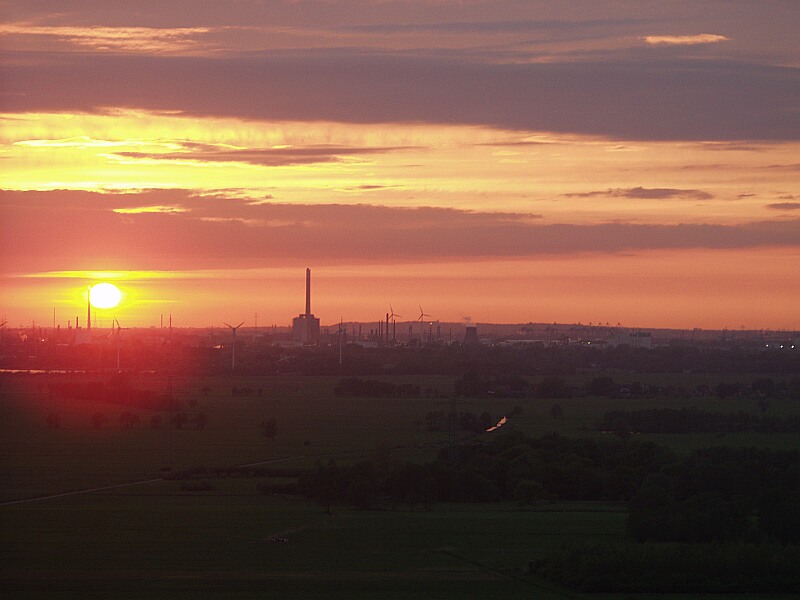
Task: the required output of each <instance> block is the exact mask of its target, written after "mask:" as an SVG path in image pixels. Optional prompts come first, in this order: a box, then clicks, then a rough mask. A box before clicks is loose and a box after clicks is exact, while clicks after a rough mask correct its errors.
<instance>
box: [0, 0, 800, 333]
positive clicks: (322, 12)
mask: <svg viewBox="0 0 800 600" xmlns="http://www.w3.org/2000/svg"><path fill="white" fill-rule="evenodd" d="M0 18H1V19H2V21H1V22H0V52H1V53H2V61H1V62H2V67H1V68H2V75H0V81H2V83H0V160H1V161H2V165H3V166H2V170H1V172H0V188H2V192H0V256H2V260H1V261H0V289H2V292H0V293H1V294H2V295H1V296H0V317H2V318H3V320H5V319H8V320H9V325H16V324H17V323H30V322H31V321H32V320H36V321H37V322H40V323H42V324H43V325H44V324H49V323H51V322H52V315H53V309H54V308H55V309H56V312H57V318H58V322H59V323H60V324H61V325H62V327H63V326H64V325H65V323H66V321H67V320H68V319H73V318H74V316H75V315H76V314H81V315H82V314H83V313H82V312H81V311H82V310H83V307H84V305H85V294H86V287H87V285H89V284H91V283H95V282H98V281H112V282H114V283H116V284H117V285H118V286H119V287H120V288H121V289H122V291H123V294H124V296H123V302H122V303H121V304H120V306H119V307H118V308H117V309H115V310H114V316H116V317H118V318H119V320H120V321H121V322H122V323H123V325H125V326H136V327H139V326H148V325H151V324H154V323H156V322H157V319H158V315H159V314H162V313H163V314H170V313H171V314H173V315H175V318H176V325H178V326H182V327H183V326H197V327H205V326H210V325H219V324H220V323H222V322H223V321H228V322H232V321H236V322H238V321H239V320H242V319H248V321H250V320H251V319H252V317H253V315H254V314H255V313H258V315H259V316H258V321H259V324H263V325H270V324H279V325H288V324H289V323H290V321H291V318H292V317H293V316H296V315H297V314H298V313H300V312H302V310H303V285H304V282H303V272H304V269H305V268H306V267H311V268H312V270H313V277H314V283H313V297H314V300H313V306H312V310H313V312H314V313H315V314H316V315H317V316H318V317H320V318H321V319H322V321H323V323H335V322H337V321H338V320H339V318H343V319H344V320H345V321H362V322H369V321H375V320H377V318H378V317H380V316H381V315H382V314H383V313H385V312H386V311H387V310H388V307H389V305H390V304H391V305H392V306H393V307H394V309H395V310H396V311H397V312H398V313H400V314H401V315H402V320H403V321H406V320H414V319H416V317H417V315H418V308H417V307H418V305H420V304H421V305H422V307H423V308H424V309H425V312H426V313H430V314H431V315H432V316H433V318H434V319H438V320H440V321H451V322H457V321H461V320H462V319H463V318H464V317H465V316H466V315H469V316H470V317H471V318H472V320H473V321H476V322H484V323H489V322H493V323H527V322H559V323H577V322H582V323H588V322H590V321H591V322H595V323H596V322H603V323H605V322H609V323H612V324H616V323H618V322H620V323H622V324H623V325H626V326H631V327H664V328H693V327H701V328H706V329H722V328H725V327H727V328H730V329H738V328H740V327H741V326H744V328H745V329H762V328H770V329H793V330H797V329H800V313H799V312H798V311H797V309H796V308H795V307H796V305H797V298H798V297H800V277H798V274H799V273H800V177H798V175H799V174H800V162H798V156H800V39H798V36H797V30H798V27H799V26H800V4H799V3H797V2H794V1H793V0H775V1H772V2H760V3H759V2H752V1H744V0H737V1H725V2H723V1H722V0H711V1H709V2H704V3H696V2H689V1H679V2H671V3H668V4H666V3H662V2H655V1H653V0H642V1H639V0H637V1H635V2H634V1H622V2H572V3H551V2H545V1H539V0H499V1H491V2H490V1H484V0H474V1H466V2H450V1H446V0H430V1H425V0H420V1H416V2H407V1H400V0H387V1H385V2H380V3H375V2H369V1H366V0H306V1H301V2H295V1H286V2H282V1H275V2H238V3H233V4H226V5H225V8H224V10H221V9H220V4H219V3H218V2H212V1H211V0H197V1H193V2H186V1H179V2H172V3H161V2H154V1H152V0H145V1H142V2H138V3H136V5H135V7H132V5H131V4H130V3H129V2H121V1H119V0H109V1H107V2H103V3H96V2H81V1H78V2H70V3H69V4H68V5H67V7H65V6H64V3H63V2H54V1H50V0H36V1H30V0H29V1H26V2H21V1H12V2H8V3H6V4H5V5H4V8H3V11H2V15H0ZM237 319H238V320H237Z"/></svg>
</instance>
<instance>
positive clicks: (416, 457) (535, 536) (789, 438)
mask: <svg viewBox="0 0 800 600" xmlns="http://www.w3.org/2000/svg"><path fill="white" fill-rule="evenodd" d="M54 377H58V376H33V375H15V376H4V377H3V379H2V387H0V458H2V466H1V467H0V469H2V471H1V474H2V481H3V485H2V490H0V492H1V495H0V502H3V504H2V506H0V519H2V541H1V545H0V557H2V565H3V566H2V577H0V585H2V587H0V590H2V592H3V595H4V597H42V598H47V597H53V596H54V595H57V594H58V593H59V592H63V593H64V596H65V597H67V596H74V595H75V594H76V593H77V592H80V595H81V596H82V597H93V595H94V597H108V595H109V594H111V595H113V596H115V597H125V596H126V595H127V596H128V597H132V598H133V597H141V594H142V593H144V592H146V593H147V596H148V597H174V594H175V593H180V592H190V593H191V595H193V596H197V595H199V596H205V597H220V595H224V596H225V597H230V596H236V597H264V596H265V595H273V596H274V597H281V598H294V597H297V598H301V597H302V598H308V597H320V596H324V597H327V598H336V597H341V598H359V597H363V598H375V597H381V598H413V597H419V598H455V597H462V598H463V597H486V598H491V597H536V598H545V599H546V598H566V597H579V596H581V595H580V594H575V593H573V592H569V591H566V590H563V589H558V588H556V587H554V586H552V585H551V584H549V583H547V582H545V581H543V580H540V579H538V578H536V577H532V576H530V575H529V574H527V565H528V562H529V561H531V560H535V559H537V558H539V557H541V556H543V555H546V553H547V552H548V551H549V550H551V549H553V548H556V547H559V546H561V545H564V544H569V543H570V542H592V541H601V542H604V543H624V542H625V539H624V528H625V517H626V515H625V511H624V507H623V506H622V505H609V504H592V503H576V504H569V505H567V504H548V503H541V504H539V505H536V506H535V507H534V508H533V509H527V510H520V509H518V508H517V506H516V505H514V504H509V503H494V504H437V505H434V506H433V508H432V509H431V510H421V509H417V510H414V511H410V510H408V509H407V508H405V507H403V508H402V509H398V510H389V509H386V510H374V511H358V510H355V509H352V508H349V507H347V506H344V505H342V506H337V507H336V508H335V509H334V514H333V515H330V516H329V515H326V514H325V512H324V510H323V509H322V507H321V506H319V505H317V504H315V503H312V502H309V501H307V500H304V499H300V498H294V497H283V496H272V495H263V494H260V493H259V492H258V491H257V487H256V486H257V485H258V483H260V482H261V481H262V480H263V478H258V477H215V476H214V475H213V473H209V474H208V481H209V484H210V485H209V487H210V488H211V489H210V490H207V491H189V490H187V489H185V482H182V481H171V480H162V479H161V478H162V477H163V476H164V475H169V474H170V473H174V472H176V471H180V470H184V469H189V468H194V467H205V468H207V469H209V470H211V469H214V468H218V467H227V466H233V465H245V464H253V463H268V462H269V461H272V463H271V464H273V465H275V466H278V465H281V466H287V467H289V466H291V467H297V466H311V465H313V464H314V463H315V462H316V461H317V460H320V459H322V460H327V459H329V458H335V459H336V460H337V462H339V463H347V462H355V461H358V460H362V459H365V458H369V459H373V460H380V459H381V458H385V457H392V458H394V459H398V460H412V461H427V460H431V459H432V458H433V457H434V456H435V455H436V454H437V453H438V452H439V451H440V450H441V449H442V448H445V447H446V446H447V444H448V443H449V438H450V436H449V434H448V433H446V432H430V431H428V430H427V428H426V426H425V415H426V414H427V413H428V412H429V411H436V410H440V411H448V410H450V408H451V407H452V406H453V401H452V400H451V399H450V398H449V392H450V390H451V389H452V378H447V377H442V378H435V377H427V378H418V379H415V378H404V379H402V381H403V382H412V383H415V384H418V385H421V386H422V387H430V388H435V389H437V390H439V391H440V392H442V393H443V394H445V395H447V396H448V397H445V398H441V397H433V396H431V397H427V398H426V397H420V398H391V399H390V398H378V399H374V398H337V397H335V396H334V395H333V392H332V389H333V385H334V384H335V383H336V381H338V378H324V377H319V378H312V377H306V378H299V379H298V378H292V377H272V378H250V379H247V378H242V379H239V378H236V379H234V378H215V379H207V380H203V379H190V378H177V377H175V378H172V379H166V378H163V377H155V376H141V377H140V378H138V379H137V380H135V382H134V384H135V385H136V386H137V387H139V388H150V389H156V390H165V391H169V392H170V393H171V394H172V397H173V399H174V400H175V401H176V402H177V403H178V404H179V405H180V406H181V407H182V408H180V409H177V410H184V411H185V412H187V413H188V414H190V415H192V414H195V413H197V412H198V411H202V412H203V413H205V415H206V416H207V425H206V427H205V428H204V429H203V430H197V429H194V428H192V426H191V425H190V426H189V427H188V428H187V429H183V430H176V429H168V428H161V429H152V428H151V427H150V426H149V420H150V417H151V416H152V415H153V414H155V413H154V411H147V410H140V409H129V408H126V407H122V406H119V405H115V404H100V403H82V404H81V403H77V402H76V403H69V402H65V401H64V400H63V399H60V398H55V397H51V396H50V394H49V393H48V391H47V385H46V384H47V383H48V382H49V381H51V380H52V378H54ZM64 377H66V376H64ZM396 381H401V380H400V379H399V378H398V379H396ZM234 386H236V387H237V388H240V389H241V388H245V387H246V388H252V389H253V394H252V395H250V396H246V397H242V396H240V395H237V396H232V394H231V390H232V388H233V387H234ZM204 387H208V388H209V391H208V392H207V393H204V392H203V391H202V390H203V388H204ZM258 390H261V392H260V393H259V392H258ZM554 402H558V403H559V404H560V405H562V407H563V417H562V418H560V419H554V418H553V417H552V416H551V414H550V409H551V406H552V404H553V403H554ZM704 402H705V404H701V403H699V402H698V401H696V400H695V401H690V400H683V399H670V398H655V399H648V400H641V401H634V400H614V399H608V398H602V399H601V398H592V397H578V398H573V399H564V400H558V401H546V400H534V399H524V400H499V399H497V400H495V399H489V400H475V399H470V400H459V401H458V402H456V403H455V407H456V410H458V411H471V412H474V413H476V414H477V413H480V412H482V411H484V410H485V411H488V412H490V413H491V415H492V417H493V418H499V417H501V416H503V415H504V414H506V413H507V412H509V411H510V410H511V409H512V408H513V407H514V406H515V405H519V406H521V407H522V408H523V414H522V416H521V417H519V418H517V419H515V420H514V421H513V426H514V427H517V428H519V429H521V430H523V431H525V432H526V433H529V434H531V435H541V434H544V433H546V432H548V431H554V430H556V431H559V432H561V433H563V434H565V435H574V436H599V435H603V434H601V433H598V432H595V431H593V430H592V427H593V424H594V422H595V421H596V420H597V419H599V418H600V417H602V415H603V414H604V413H605V411H607V410H612V409H628V410H630V409H632V408H652V407H680V406H685V405H687V404H690V405H697V406H698V407H699V408H702V409H704V410H726V411H738V410H746V411H748V412H750V411H757V410H758V407H757V406H756V405H755V403H754V402H752V401H750V400H726V401H724V402H723V401H721V400H718V399H716V398H709V399H707V400H704ZM797 404H798V403H797V402H796V401H795V402H792V401H789V400H785V401H777V400H776V401H774V402H773V403H772V406H771V407H770V411H773V412H774V414H781V415H784V414H786V415H789V414H797V412H798V411H800V407H798V406H797ZM126 410H131V411H132V412H134V413H137V414H138V415H139V416H140V419H141V423H140V424H139V425H138V426H137V427H135V428H132V429H125V428H124V427H123V426H122V425H121V423H120V422H119V416H120V414H122V413H123V412H124V411H126ZM53 412H57V413H58V414H59V415H60V418H61V427H60V428H58V429H53V428H49V427H48V426H47V425H46V417H47V415H48V414H51V413H53ZM97 412H102V413H104V414H106V415H107V417H108V419H109V426H108V427H107V428H103V429H93V428H92V426H91V417H92V415H93V414H95V413H97ZM270 417H275V418H276V419H277V423H278V434H277V436H276V437H275V439H274V440H270V439H267V438H266V437H264V435H262V432H261V430H260V429H259V423H260V422H261V421H262V420H264V419H268V418H270ZM461 435H466V434H461ZM484 435H490V434H484ZM650 439H657V441H658V442H659V443H663V444H665V445H669V446H670V447H672V448H673V449H676V450H678V451H682V452H688V451H689V450H690V449H692V448H695V447H702V446H712V445H722V444H726V445H756V446H770V447H778V448H783V447H789V448H797V447H798V446H800V440H799V439H798V436H797V435H789V434H785V435H766V434H763V435H762V434H737V435H732V434H728V435H726V436H724V437H723V438H720V437H719V436H711V435H709V436H701V435H693V436H651V438H650ZM122 484H133V485H124V486H122V487H109V486H117V485H122ZM97 488H107V489H99V490H98V489H97ZM86 490H95V491H88V492H87V491H86ZM71 492H78V493H71ZM62 494H67V495H62ZM50 495H53V496H57V497H52V498H43V497H47V496H50ZM272 538H285V539H286V541H285V542H283V541H274V540H272ZM593 597H603V598H612V596H593ZM675 597H678V596H675ZM688 597H689V596H685V598H688ZM707 597H708V598H710V597H711V596H707ZM726 597H727V598H730V596H726ZM749 597H752V596H749ZM775 597H778V596H775Z"/></svg>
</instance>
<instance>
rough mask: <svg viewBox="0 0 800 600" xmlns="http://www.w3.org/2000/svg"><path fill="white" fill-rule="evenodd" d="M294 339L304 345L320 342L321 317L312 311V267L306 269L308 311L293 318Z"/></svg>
mask: <svg viewBox="0 0 800 600" xmlns="http://www.w3.org/2000/svg"><path fill="white" fill-rule="evenodd" d="M292 340H293V341H294V343H295V344H302V345H303V346H316V345H317V344H319V319H318V318H316V317H315V316H314V315H313V314H312V313H311V269H306V312H305V313H302V314H299V315H297V316H296V317H295V318H294V319H293V320H292Z"/></svg>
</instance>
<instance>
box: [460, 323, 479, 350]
mask: <svg viewBox="0 0 800 600" xmlns="http://www.w3.org/2000/svg"><path fill="white" fill-rule="evenodd" d="M480 343H481V341H480V340H479V339H478V328H477V327H476V326H475V325H467V329H466V333H465V334H464V345H465V346H479V345H480Z"/></svg>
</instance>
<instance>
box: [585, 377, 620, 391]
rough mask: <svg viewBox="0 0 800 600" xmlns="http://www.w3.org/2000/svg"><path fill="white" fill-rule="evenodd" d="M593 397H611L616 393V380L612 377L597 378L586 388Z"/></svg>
mask: <svg viewBox="0 0 800 600" xmlns="http://www.w3.org/2000/svg"><path fill="white" fill-rule="evenodd" d="M586 389H587V391H588V392H589V393H590V394H591V395H592V396H610V395H611V394H612V393H614V380H613V379H611V377H608V376H605V377H595V378H594V379H592V380H591V381H590V382H589V383H588V384H587V386H586Z"/></svg>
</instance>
